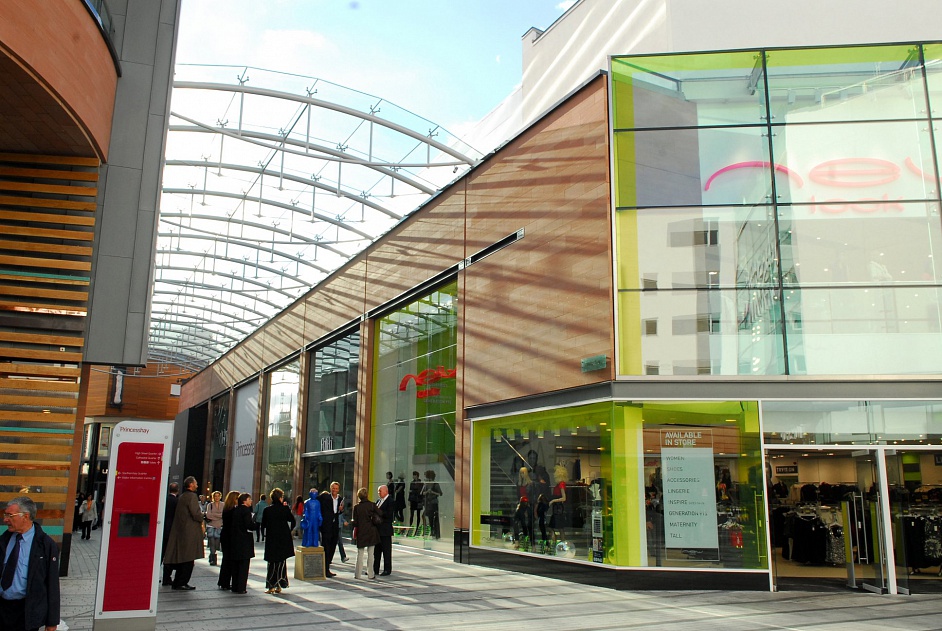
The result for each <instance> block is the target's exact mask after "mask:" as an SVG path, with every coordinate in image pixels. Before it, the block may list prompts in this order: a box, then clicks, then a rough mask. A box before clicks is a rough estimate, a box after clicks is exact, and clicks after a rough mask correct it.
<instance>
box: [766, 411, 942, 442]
mask: <svg viewBox="0 0 942 631" xmlns="http://www.w3.org/2000/svg"><path fill="white" fill-rule="evenodd" d="M762 425H763V431H764V432H765V443H766V444H770V445H826V444H832V445H834V444H836V445H870V444H888V445H939V444H942V401H764V402H763V403H762Z"/></svg>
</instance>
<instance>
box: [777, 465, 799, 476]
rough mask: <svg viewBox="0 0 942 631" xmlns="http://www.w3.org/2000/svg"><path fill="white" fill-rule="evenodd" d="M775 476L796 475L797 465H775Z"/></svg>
mask: <svg viewBox="0 0 942 631" xmlns="http://www.w3.org/2000/svg"><path fill="white" fill-rule="evenodd" d="M775 475H798V465H794V464H786V465H777V466H776V467H775Z"/></svg>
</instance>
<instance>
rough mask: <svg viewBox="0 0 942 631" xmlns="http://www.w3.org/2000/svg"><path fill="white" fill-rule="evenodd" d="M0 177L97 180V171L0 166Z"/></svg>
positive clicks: (77, 180)
mask: <svg viewBox="0 0 942 631" xmlns="http://www.w3.org/2000/svg"><path fill="white" fill-rule="evenodd" d="M0 177H20V178H31V179H41V180H61V181H66V182H97V181H98V172H97V171H52V170H49V169H24V168H20V167H7V166H0Z"/></svg>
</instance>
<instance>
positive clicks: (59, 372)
mask: <svg viewBox="0 0 942 631" xmlns="http://www.w3.org/2000/svg"><path fill="white" fill-rule="evenodd" d="M81 374H82V371H81V369H80V368H79V367H78V366H56V365H51V364H50V365H41V364H15V363H0V375H26V376H30V377H58V378H62V379H67V378H75V379H78V378H79V376H81Z"/></svg>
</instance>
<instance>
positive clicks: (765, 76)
mask: <svg viewBox="0 0 942 631" xmlns="http://www.w3.org/2000/svg"><path fill="white" fill-rule="evenodd" d="M759 58H760V61H761V63H762V83H763V85H764V86H765V90H764V93H765V94H764V99H765V128H766V132H767V133H768V139H769V161H770V164H769V177H770V178H771V180H772V182H771V184H772V188H771V190H772V199H771V200H769V201H771V202H772V223H773V226H774V228H773V231H772V234H773V236H774V237H775V256H776V258H777V259H778V265H776V272H775V273H776V280H777V284H778V287H776V288H775V289H774V290H775V292H776V293H777V294H778V308H779V317H780V318H781V319H780V322H781V324H780V326H781V329H782V330H781V336H782V369H783V371H784V374H786V375H787V374H789V373H790V366H789V361H788V333H787V329H788V327H787V326H786V324H785V323H786V314H785V290H784V287H785V282H784V279H783V278H782V242H781V234H782V233H781V226H780V224H779V214H778V206H779V205H778V188H777V185H776V182H775V164H774V161H775V148H774V147H773V142H772V129H773V127H772V99H771V97H770V93H769V71H768V64H767V62H768V59H767V57H766V51H765V50H760V51H759Z"/></svg>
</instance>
